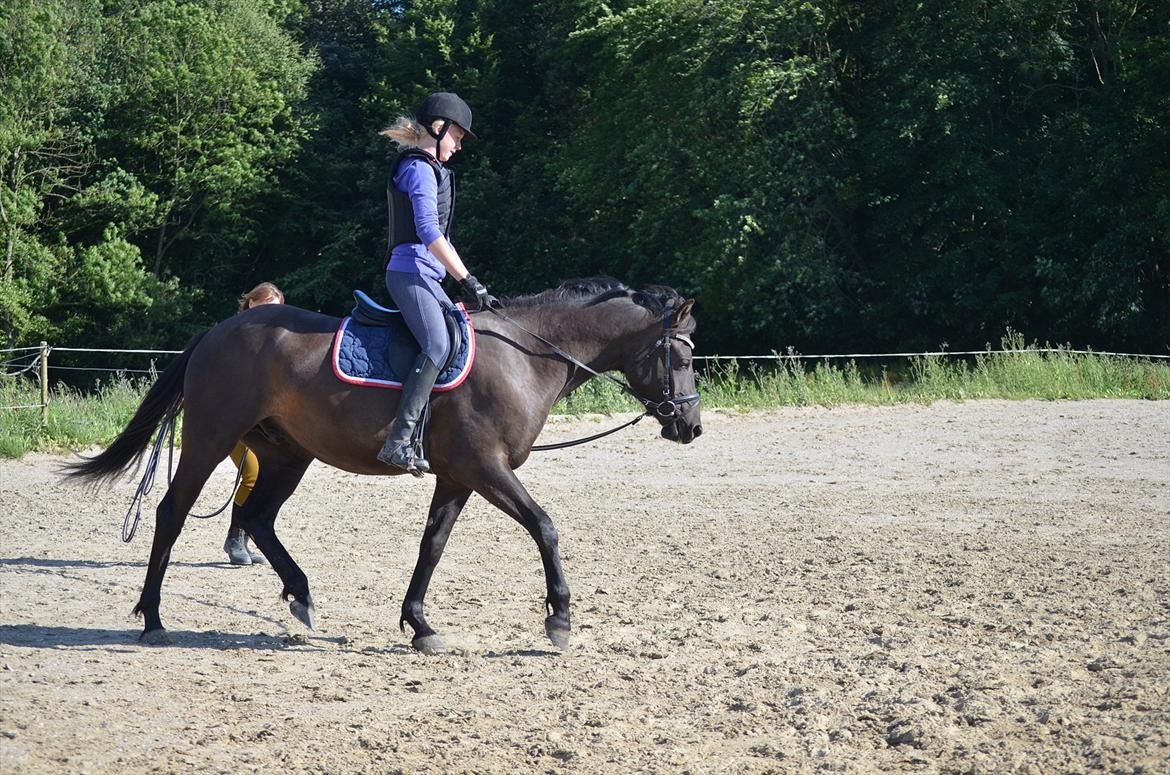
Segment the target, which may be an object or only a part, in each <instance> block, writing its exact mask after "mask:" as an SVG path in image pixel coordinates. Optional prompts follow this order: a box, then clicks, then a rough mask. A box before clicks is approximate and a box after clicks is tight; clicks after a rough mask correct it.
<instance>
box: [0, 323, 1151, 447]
mask: <svg viewBox="0 0 1170 775" xmlns="http://www.w3.org/2000/svg"><path fill="white" fill-rule="evenodd" d="M1003 350H1004V351H1003V352H988V353H985V354H982V355H977V356H975V357H973V358H969V359H956V358H953V357H947V356H926V357H917V358H912V359H910V360H909V362H908V363H907V364H906V365H905V366H904V367H903V368H900V369H889V368H880V369H873V370H863V369H862V368H861V367H859V366H858V364H857V363H856V362H853V361H849V362H846V363H843V364H839V365H838V364H834V363H828V362H823V361H822V362H818V363H808V362H806V361H801V360H796V359H794V358H793V359H785V360H781V361H779V362H777V363H775V364H774V365H767V366H749V367H747V368H742V367H741V366H740V365H739V364H738V363H737V362H735V361H730V362H727V363H726V365H720V366H716V367H712V368H710V369H708V370H707V371H706V372H704V373H701V374H699V375H697V382H698V387H699V393H700V394H701V395H702V397H703V406H704V407H705V408H708V409H716V408H719V409H735V410H739V411H751V410H753V409H769V408H777V407H782V406H837V405H840V404H874V405H882V404H900V403H927V404H928V403H931V402H933V401H940V400H951V401H965V400H970V399H978V398H1001V399H1026V398H1032V399H1049V400H1056V399H1066V400H1067V399H1088V398H1140V399H1151V400H1166V399H1170V362H1166V361H1154V360H1151V359H1141V358H1122V357H1117V356H1109V355H1097V354H1092V353H1090V354H1084V353H1074V352H1070V351H1068V350H1067V349H1057V350H1056V351H1055V352H1036V351H1035V347H1034V346H1033V348H1032V349H1029V348H1028V347H1026V346H1025V345H1024V341H1023V338H1022V337H1020V336H1019V335H1017V334H1009V336H1008V337H1006V338H1005V339H1004V340H1003ZM152 382H153V379H129V378H127V377H126V376H124V375H123V376H118V377H115V378H114V379H112V380H111V381H109V382H106V383H104V384H102V385H101V386H100V387H99V388H98V389H97V390H95V391H88V392H81V391H78V390H75V389H71V388H68V387H64V386H61V387H58V388H55V389H54V390H53V391H52V394H51V395H50V398H49V404H50V405H49V422H48V425H46V426H42V425H41V413H40V410H39V409H37V408H33V409H0V457H7V458H19V457H21V456H23V455H24V454H25V453H27V452H31V451H42V452H60V451H62V450H65V449H84V448H86V447H90V446H94V445H98V446H106V445H108V444H109V443H110V442H111V441H113V439H114V438H115V437H116V436H117V435H118V433H120V432H121V430H122V428H124V427H125V426H126V423H128V422H129V421H130V418H131V417H132V416H133V415H134V411H135V410H136V409H137V408H138V404H139V403H140V402H141V401H142V397H143V395H144V394H145V393H146V390H147V389H148V388H149V387H150V385H151V384H152ZM39 403H40V390H39V389H38V388H37V386H36V383H35V382H34V381H32V380H30V379H28V378H27V377H15V378H14V377H2V376H0V406H14V405H21V404H39ZM640 408H641V405H640V404H639V403H638V402H637V401H635V400H634V399H633V398H631V397H630V396H628V395H626V394H625V393H623V392H622V391H621V389H620V388H618V386H617V385H614V384H613V383H612V382H610V381H609V380H603V379H594V380H591V381H590V382H588V383H586V384H585V385H584V386H582V387H581V388H579V389H578V390H576V391H575V392H574V393H573V394H572V395H571V396H569V397H568V398H565V399H562V400H561V401H558V402H557V404H556V406H554V407H553V413H554V414H569V415H580V414H595V413H599V414H611V413H614V412H636V411H638V410H639V409H640Z"/></svg>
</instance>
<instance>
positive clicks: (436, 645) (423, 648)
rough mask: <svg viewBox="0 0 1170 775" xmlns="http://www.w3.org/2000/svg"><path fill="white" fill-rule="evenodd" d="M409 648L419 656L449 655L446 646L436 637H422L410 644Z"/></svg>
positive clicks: (449, 652)
mask: <svg viewBox="0 0 1170 775" xmlns="http://www.w3.org/2000/svg"><path fill="white" fill-rule="evenodd" d="M410 645H411V647H413V648H414V650H415V651H417V652H419V653H420V654H451V653H454V652H452V651H451V649H449V648H447V644H446V643H444V642H443V639H442V638H440V637H439V636H438V635H433V634H432V635H424V636H422V637H421V638H415V639H414V640H412V641H411V642H410Z"/></svg>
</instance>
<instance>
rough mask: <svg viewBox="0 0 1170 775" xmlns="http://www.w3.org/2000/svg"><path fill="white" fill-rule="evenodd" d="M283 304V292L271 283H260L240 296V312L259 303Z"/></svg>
mask: <svg viewBox="0 0 1170 775" xmlns="http://www.w3.org/2000/svg"><path fill="white" fill-rule="evenodd" d="M273 302H275V303H277V304H284V293H282V292H281V290H280V289H279V288H277V287H276V286H275V285H273V284H272V283H260V284H259V285H257V286H256V287H255V288H253V289H252V290H250V291H248V292H247V293H245V294H244V295H243V296H241V297H240V310H239V311H240V312H243V311H244V310H246V309H252V307H255V306H257V305H260V304H271V303H273Z"/></svg>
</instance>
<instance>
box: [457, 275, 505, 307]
mask: <svg viewBox="0 0 1170 775" xmlns="http://www.w3.org/2000/svg"><path fill="white" fill-rule="evenodd" d="M459 285H460V286H462V288H463V295H464V296H466V297H467V299H468V301H471V302H473V303H475V305H476V309H477V310H480V311H482V310H485V309H503V307H504V305H503V304H501V303H500V300H499V299H497V298H496V297H495V296H492V295H491V294H490V293H488V289H487V288H486V287H485V286H484V284H483V283H481V282H480V281H479V280H476V279H475V275H472V274H469V275H467V277H464V278H463V279H462V280H460V281H459Z"/></svg>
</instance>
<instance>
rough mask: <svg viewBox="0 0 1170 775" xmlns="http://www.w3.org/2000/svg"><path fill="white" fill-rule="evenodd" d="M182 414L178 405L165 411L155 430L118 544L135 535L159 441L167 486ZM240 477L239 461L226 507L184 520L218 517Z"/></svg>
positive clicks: (156, 461)
mask: <svg viewBox="0 0 1170 775" xmlns="http://www.w3.org/2000/svg"><path fill="white" fill-rule="evenodd" d="M181 411H183V405H182V403H181V402H179V403H177V404H176V405H175V406H174V407H173V408H172V409H170V410H168V411H167V413H166V415H165V416H164V417H163V419H162V422H161V423H160V424H159V426H158V435H157V436H155V438H154V444H153V446H152V447H151V450H150V457H148V458H147V459H146V473H145V474H143V476H142V481H141V482H139V483H138V489H137V490H136V491H135V492H134V498H133V499H132V500H131V501H130V508H129V509H127V510H126V516H125V517H124V518H123V519H122V541H123V542H124V543H127V544H128V543H130V542H131V541H133V540H134V534H135V533H137V532H138V523H139V522H140V521H141V520H142V501H143V499H144V498H145V497H146V496H147V495H149V494H150V491H151V490H152V489H154V476H155V473H157V471H158V464H159V460H160V459H161V458H162V449H163V440H164V439H167V440H168V445H167V484H168V485H170V483H171V479H172V469H173V467H174V465H173V464H174V458H175V424H176V421H177V419H178V417H179V412H181ZM243 477H244V465H243V461H240V466H239V470H238V471H236V483H235V484H233V485H232V494H231V495H229V496H228V499H227V503H225V504H223V505H222V506H220V507H219V509H218V510H216V511H213V512H212V513H210V514H192V513H190V512H188V516H191V517H195V519H211V518H212V517H216V516H219V515H220V514H222V513H223V512H224V509H226V508H227V507H228V504H230V503H231V502H232V499H233V498H234V497H235V495H236V488H237V487H239V486H240V480H241V479H242V478H243ZM132 513H133V515H134V520H133V521H131V520H130V515H131V514H132Z"/></svg>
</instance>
